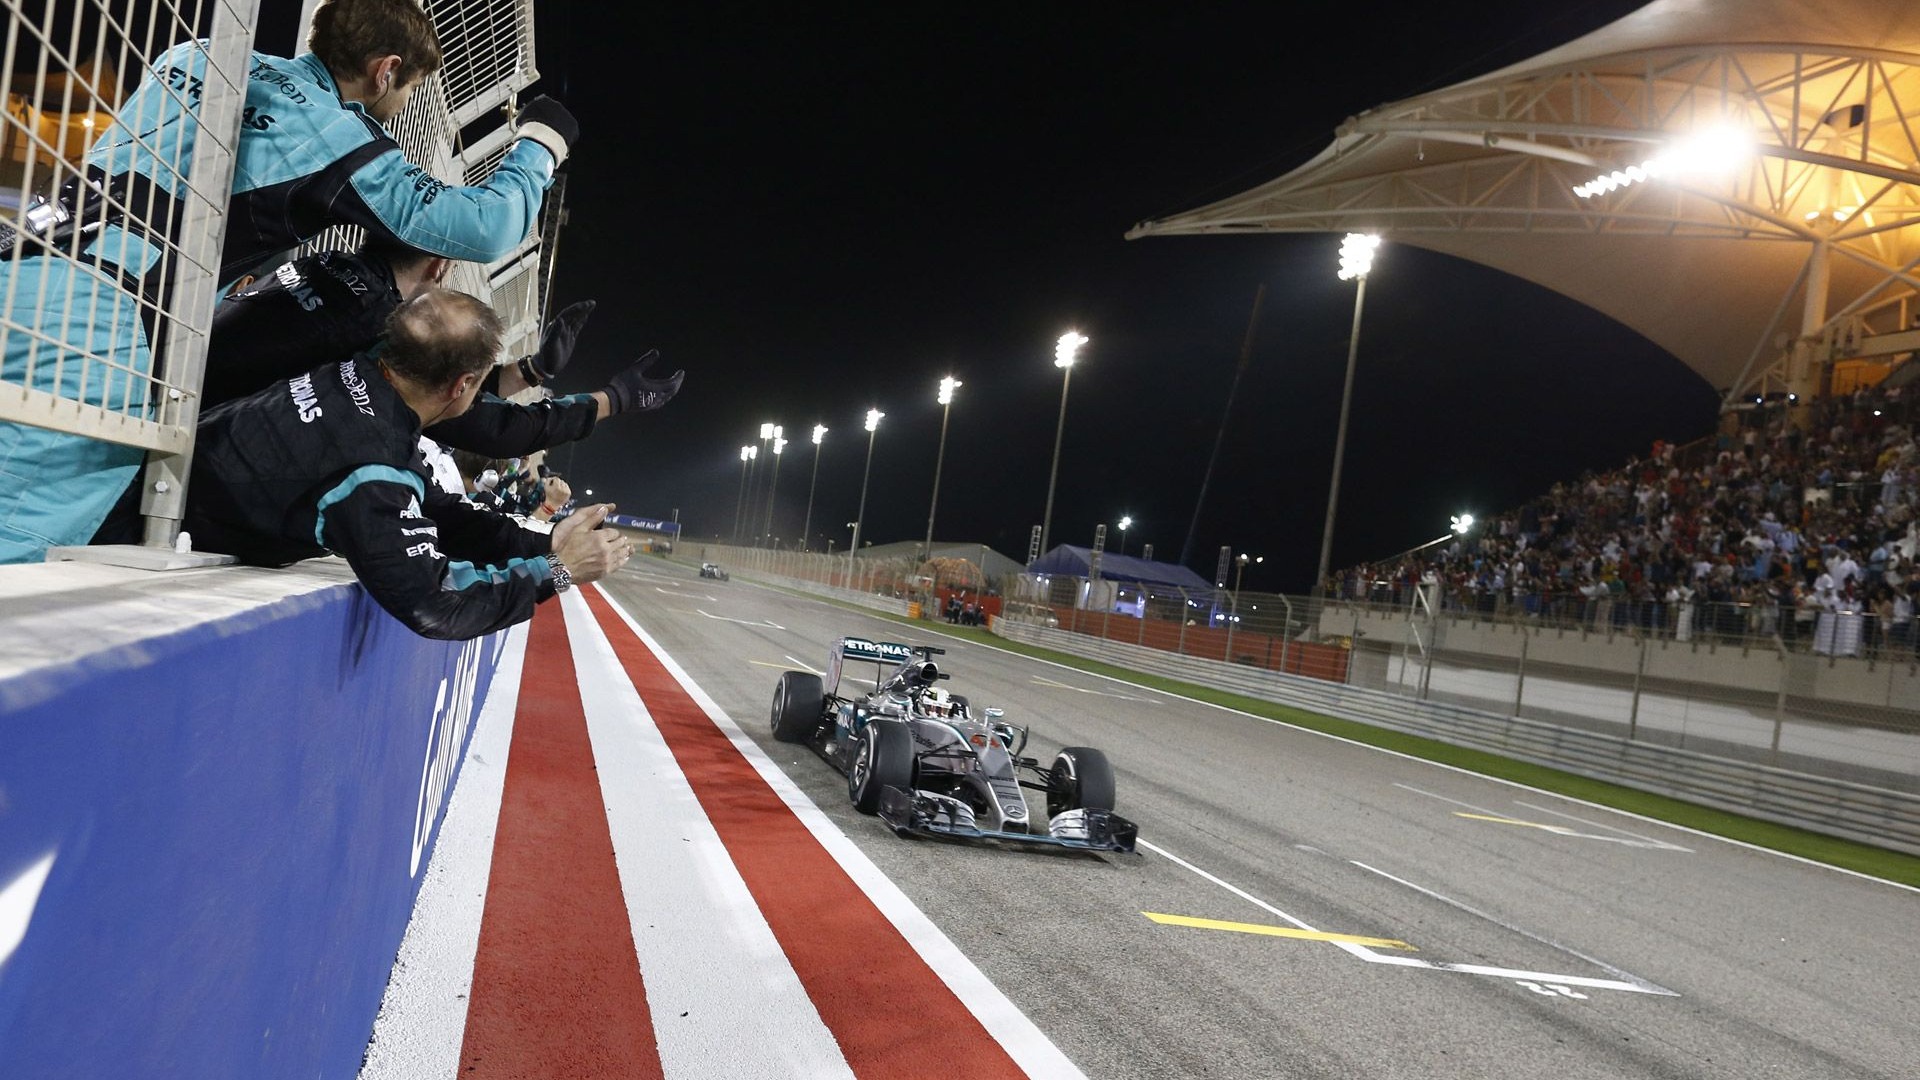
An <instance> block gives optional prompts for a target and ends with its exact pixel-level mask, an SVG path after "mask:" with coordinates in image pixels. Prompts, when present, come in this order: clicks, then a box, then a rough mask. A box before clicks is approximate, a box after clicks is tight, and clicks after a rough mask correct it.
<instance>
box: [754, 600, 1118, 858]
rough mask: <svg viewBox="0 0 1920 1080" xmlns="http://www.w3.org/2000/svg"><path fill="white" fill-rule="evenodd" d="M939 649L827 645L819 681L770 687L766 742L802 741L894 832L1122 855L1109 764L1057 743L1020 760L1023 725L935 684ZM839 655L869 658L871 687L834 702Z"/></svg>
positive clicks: (802, 676)
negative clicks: (1032, 813)
mask: <svg viewBox="0 0 1920 1080" xmlns="http://www.w3.org/2000/svg"><path fill="white" fill-rule="evenodd" d="M945 651H946V650H944V649H938V648H935V647H933V646H931V645H900V644H896V643H894V642H890V641H869V640H867V639H865V638H854V637H847V638H841V639H839V640H838V641H835V642H834V643H833V651H832V653H831V655H829V657H828V659H827V675H826V677H825V678H824V679H822V677H821V676H819V675H815V674H813V673H812V672H806V671H789V672H785V673H783V674H782V675H781V676H780V682H779V684H778V685H777V686H776V687H775V688H774V691H773V737H774V738H776V739H778V740H780V741H781V742H789V743H804V744H806V745H808V746H811V747H812V748H813V749H814V750H815V751H816V752H818V753H819V754H820V756H822V757H824V758H826V759H827V761H828V762H829V763H830V764H832V765H833V766H834V767H835V768H837V769H839V770H840V771H841V772H842V773H845V774H846V777H847V795H848V797H849V798H851V799H852V800H853V805H854V807H855V808H856V809H858V810H860V811H861V812H862V813H867V814H872V813H878V814H879V815H880V819H881V820H882V821H884V822H886V823H887V825H888V826H890V827H891V828H892V829H893V830H894V831H895V832H896V833H899V834H902V835H912V836H938V837H950V838H955V839H963V840H996V841H1005V842H1011V843H1015V844H1023V845H1038V846H1045V847H1057V848H1080V849H1087V850H1093V851H1120V852H1130V851H1132V850H1133V849H1134V837H1135V834H1136V833H1137V831H1138V830H1137V828H1136V827H1135V825H1134V824H1133V822H1131V821H1128V820H1127V819H1126V818H1123V817H1121V816H1120V815H1118V814H1116V813H1114V812H1113V766H1112V765H1111V764H1109V763H1108V761H1107V756H1106V755H1105V754H1103V753H1101V752H1100V751H1098V750H1095V749H1093V748H1092V747H1088V746H1069V747H1067V748H1066V749H1064V750H1062V751H1060V752H1059V753H1058V754H1056V755H1054V759H1053V763H1052V764H1051V765H1050V766H1047V765H1042V764H1041V763H1040V762H1039V761H1038V760H1036V759H1034V758H1029V757H1021V756H1020V754H1021V751H1023V750H1024V749H1026V745H1027V729H1026V728H1024V727H1016V726H1014V725H1012V724H1009V723H1007V722H1005V719H1004V716H1005V713H1004V710H1001V709H984V710H982V711H981V713H980V715H979V716H975V715H974V712H973V707H972V705H971V703H969V702H968V701H967V699H966V698H965V697H964V696H962V695H960V694H954V693H950V692H949V691H947V689H946V688H945V687H942V686H940V685H939V683H940V682H941V681H943V680H946V679H948V678H949V676H948V674H947V673H946V672H944V671H941V670H940V668H939V665H937V664H936V663H934V660H933V658H934V657H935V656H938V655H940V654H942V653H944V652H945ZM847 660H870V661H872V662H873V663H874V665H875V667H874V689H873V690H872V691H871V692H869V693H863V694H859V695H857V696H853V697H841V696H840V695H839V686H840V672H841V666H842V665H843V664H844V662H845V661H847ZM1023 788H1030V789H1032V790H1034V791H1044V792H1046V793H1047V817H1046V820H1045V821H1043V822H1041V823H1039V824H1038V826H1037V827H1036V825H1035V823H1034V822H1033V821H1032V820H1031V819H1030V817H1029V811H1028V807H1027V799H1026V794H1025V793H1024V792H1023V791H1022V789H1023Z"/></svg>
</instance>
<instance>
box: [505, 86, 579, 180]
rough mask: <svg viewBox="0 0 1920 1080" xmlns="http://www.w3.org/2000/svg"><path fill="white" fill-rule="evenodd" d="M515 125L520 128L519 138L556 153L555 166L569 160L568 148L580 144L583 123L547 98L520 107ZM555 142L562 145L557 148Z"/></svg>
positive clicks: (517, 132) (538, 98)
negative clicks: (531, 141) (530, 140)
mask: <svg viewBox="0 0 1920 1080" xmlns="http://www.w3.org/2000/svg"><path fill="white" fill-rule="evenodd" d="M514 123H515V125H516V127H517V128H518V130H517V131H516V134H517V135H519V136H520V137H521V138H523V139H532V140H533V141H534V142H537V143H539V144H540V145H541V146H544V147H546V148H547V149H548V150H551V151H553V160H554V163H555V164H558V163H560V162H562V161H565V160H567V148H568V147H570V146H572V145H574V144H575V143H577V142H579V141H580V121H578V120H575V119H574V118H573V114H572V113H570V112H568V111H567V107H566V106H565V105H562V104H560V103H559V102H558V101H555V100H554V99H552V98H550V97H548V96H547V95H545V94H541V95H540V96H539V97H537V98H534V99H533V100H532V101H529V102H527V103H526V104H525V105H522V106H520V111H519V112H518V113H517V114H515V116H514ZM555 142H558V143H559V145H558V146H555V145H554V143H555Z"/></svg>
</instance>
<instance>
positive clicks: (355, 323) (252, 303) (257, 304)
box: [89, 245, 686, 544]
mask: <svg viewBox="0 0 1920 1080" xmlns="http://www.w3.org/2000/svg"><path fill="white" fill-rule="evenodd" d="M451 266H452V261H451V260H449V259H445V258H442V257H440V256H437V255H432V254H429V253H427V252H424V251H419V250H416V249H413V248H383V247H380V246H379V245H370V246H368V247H364V248H362V249H361V250H360V251H358V252H340V251H327V252H317V253H315V254H311V255H307V256H304V257H302V258H298V259H293V260H290V261H288V262H284V263H281V264H280V265H279V266H277V267H275V268H274V269H273V270H272V271H270V272H268V273H266V274H263V275H261V276H260V278H259V279H258V280H257V281H255V282H254V283H252V284H249V285H246V286H244V287H241V288H239V289H238V290H237V291H234V292H233V293H232V294H231V295H229V296H228V297H226V298H225V299H223V300H221V301H220V303H219V305H218V306H217V307H215V308H214V315H213V329H212V333H211V334H210V335H209V337H208V341H207V367H206V376H205V378H204V379H203V380H202V382H201V397H202V408H203V409H210V408H213V407H215V406H217V405H221V404H223V403H225V402H228V401H231V400H233V399H235V398H237V397H241V396H244V395H246V394H251V393H254V392H257V391H259V390H260V389H262V388H264V387H266V386H269V385H272V384H275V383H280V382H284V381H286V380H287V379H291V378H293V377H295V376H298V375H302V374H305V373H306V372H308V371H312V370H313V369H314V368H316V367H318V366H319V365H321V364H323V363H327V362H329V361H338V360H344V359H347V358H349V357H352V356H354V355H356V354H357V353H360V352H362V351H364V350H368V349H373V348H376V347H377V346H378V345H379V343H380V335H381V334H382V332H383V331H384V329H385V325H386V320H387V317H388V316H389V315H391V314H392V313H393V311H394V309H396V308H398V307H399V306H400V304H401V303H402V302H403V301H405V300H408V299H410V298H412V297H414V296H418V295H419V294H420V293H421V292H423V291H425V290H426V289H429V288H433V287H435V286H437V285H439V283H440V282H441V281H442V280H444V279H445V277H446V273H447V271H448V270H449V269H450V268H451ZM594 306H595V305H594V302H593V301H591V300H583V301H580V302H579V303H576V304H571V305H569V306H567V307H566V308H564V309H563V310H562V311H561V312H560V314H559V315H558V316H557V317H555V318H554V319H553V321H552V322H550V323H548V324H547V328H546V330H545V332H544V333H543V334H542V335H541V340H540V346H539V349H538V350H537V351H536V352H534V353H533V354H531V355H529V356H525V357H522V358H520V359H519V360H517V361H515V362H513V363H510V364H503V365H499V366H497V367H495V368H494V369H493V370H492V371H491V372H489V373H488V376H487V381H486V383H485V384H483V386H482V393H481V395H480V396H479V398H477V399H476V400H475V401H474V404H473V408H471V409H469V410H467V411H466V412H465V413H463V414H462V415H460V416H459V417H456V418H452V419H448V420H444V421H442V422H440V423H438V424H435V425H433V426H432V427H430V428H428V429H427V430H426V432H425V433H424V439H425V441H424V442H423V450H424V451H425V452H426V454H427V457H428V461H429V462H430V463H438V464H440V466H441V472H442V474H443V475H450V474H451V469H450V467H449V466H448V465H447V464H446V463H445V462H444V461H443V460H442V459H441V457H440V452H441V451H442V450H443V449H444V450H466V451H471V452H473V453H476V454H482V455H485V456H488V457H496V458H511V457H525V456H528V455H531V454H533V453H535V452H536V451H539V450H544V449H546V448H547V447H550V446H556V445H559V444H561V443H566V442H572V441H574V440H577V439H584V438H586V437H587V436H588V435H590V434H592V433H593V430H594V426H595V425H596V424H597V423H598V422H599V421H601V420H604V419H606V418H608V417H610V416H618V415H621V414H623V413H642V412H651V411H653V410H655V409H658V408H660V407H662V406H664V405H665V404H666V403H667V402H669V401H671V400H673V396H674V395H675V394H677V393H678V392H679V390H680V385H681V383H682V381H683V380H684V379H685V377H686V376H685V372H680V371H676V372H674V373H673V374H671V375H667V376H663V377H657V378H656V377H654V376H653V375H651V374H650V369H651V367H652V365H653V364H654V363H655V361H657V360H658V359H659V355H660V354H659V352H658V351H657V350H649V351H648V352H647V354H646V355H645V356H642V357H641V358H640V359H639V360H636V361H635V362H634V363H633V364H631V365H629V366H628V367H627V368H625V369H623V370H621V371H619V372H617V373H615V375H614V376H613V378H612V380H611V381H609V382H608V383H607V385H606V386H605V387H602V388H601V389H599V390H596V391H593V392H592V393H586V394H568V395H566V396H564V397H549V398H547V399H546V400H544V401H539V402H534V403H531V404H523V403H520V402H514V401H508V400H506V398H507V397H508V396H511V395H513V394H517V393H519V392H521V391H522V390H524V389H526V388H527V387H529V386H541V385H545V384H546V383H548V382H549V381H551V380H552V379H553V378H554V377H556V376H557V375H559V374H560V372H561V371H562V370H563V369H564V368H565V367H566V366H567V363H568V361H569V360H570V359H571V358H572V356H573V350H574V345H575V343H576V342H577V341H578V340H579V336H580V332H581V330H582V329H583V328H584V327H585V326H586V322H587V317H588V316H589V315H591V314H592V313H593V309H594ZM442 486H443V487H446V486H450V485H449V484H447V483H446V482H445V481H444V480H443V482H442ZM141 491H142V484H141V478H140V476H139V475H138V474H137V473H136V475H135V476H134V478H133V480H132V481H131V482H129V483H128V484H127V486H126V487H125V488H124V489H123V490H122V492H121V494H120V498H119V501H118V502H117V503H116V504H115V505H114V507H113V508H112V510H111V511H110V512H109V513H108V514H107V516H106V518H105V520H104V521H103V522H102V523H101V525H100V527H99V528H98V529H97V530H95V532H94V534H93V537H92V539H91V540H90V541H89V542H90V543H94V544H137V543H139V542H140V541H141V539H142V534H143V532H144V528H145V526H144V524H143V522H142V519H141V517H140V498H141Z"/></svg>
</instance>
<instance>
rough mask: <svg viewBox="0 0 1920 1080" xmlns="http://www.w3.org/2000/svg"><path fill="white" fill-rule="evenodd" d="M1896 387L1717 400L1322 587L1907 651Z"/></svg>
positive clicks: (1489, 611) (1911, 585)
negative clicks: (1594, 467)
mask: <svg viewBox="0 0 1920 1080" xmlns="http://www.w3.org/2000/svg"><path fill="white" fill-rule="evenodd" d="M1916 405H1920V402H1916V401H1915V400H1914V399H1913V397H1912V396H1911V395H1907V394H1903V393H1902V390H1901V389H1900V388H1897V387H1896V388H1891V389H1887V388H1880V387H1863V388H1861V389H1859V390H1856V391H1854V392H1852V393H1848V394H1840V395H1834V396H1829V397H1826V398H1823V399H1820V400H1817V401H1813V402H1810V403H1804V404H1802V403H1796V402H1790V401H1786V400H1773V401H1767V402H1764V403H1754V404H1753V405H1752V407H1751V408H1749V409H1747V410H1745V411H1741V412H1736V413H1732V414H1729V420H1737V423H1735V422H1729V423H1727V424H1725V425H1723V427H1722V429H1721V430H1720V431H1719V432H1718V433H1717V434H1715V435H1712V436H1709V437H1706V438H1703V439H1700V440H1697V441H1695V442H1691V443H1688V444H1686V445H1683V446H1675V445H1671V444H1666V443H1655V444H1654V446H1653V447H1652V449H1651V450H1650V452H1649V453H1648V454H1647V455H1645V456H1644V457H1636V458H1633V459H1631V460H1629V461H1627V462H1626V463H1625V464H1624V465H1622V466H1621V467H1619V468H1617V469H1609V470H1603V471H1597V472H1590V473H1587V474H1585V475H1583V476H1581V477H1580V478H1579V479H1578V480H1576V481H1573V482H1570V483H1567V482H1563V483H1557V484H1555V485H1554V486H1553V487H1552V488H1551V489H1550V490H1549V491H1548V492H1547V493H1546V494H1545V495H1544V496H1542V497H1540V498H1537V499H1534V500H1532V501H1531V502H1528V503H1526V504H1525V505H1523V506H1521V507H1520V508H1518V509H1516V510H1512V511H1510V512H1507V513H1503V514H1500V515H1497V516H1495V517H1493V518H1491V519H1489V520H1486V521H1484V522H1482V523H1480V524H1478V525H1476V526H1475V527H1474V529H1473V530H1472V531H1471V532H1470V533H1469V534H1467V535H1466V536H1462V537H1456V538H1452V539H1450V540H1449V541H1448V542H1447V543H1445V544H1444V545H1442V544H1438V543H1436V544H1435V545H1433V546H1430V547H1427V548H1424V549H1415V550H1414V551H1412V552H1409V553H1407V554H1405V555H1403V556H1399V557H1396V558H1394V559H1391V560H1387V561H1383V562H1380V563H1373V564H1367V565H1362V566H1357V567H1353V568H1350V569H1347V570H1343V571H1341V572H1339V573H1337V574H1334V575H1332V576H1331V577H1330V579H1329V580H1328V581H1327V582H1326V583H1325V586H1326V589H1327V594H1328V595H1329V596H1338V597H1342V598H1347V599H1353V600H1364V601H1372V602H1378V603H1393V604H1407V603H1411V602H1412V601H1413V598H1414V590H1415V589H1417V588H1420V587H1422V586H1429V587H1432V589H1433V592H1432V593H1430V594H1429V595H1430V598H1434V599H1437V602H1438V606H1439V607H1440V608H1442V609H1443V610H1450V611H1455V612H1462V613H1471V614H1473V615H1486V616H1490V617H1511V618H1519V619H1528V620H1537V621H1541V622H1548V623H1557V624H1560V625H1567V626H1579V627H1583V628H1586V629H1589V630H1602V631H1613V630H1625V629H1629V628H1632V629H1636V630H1639V631H1645V632H1654V633H1659V634H1663V635H1666V636H1670V637H1672V638H1675V639H1678V640H1698V639H1703V638H1704V639H1708V640H1715V641H1750V640H1753V639H1756V638H1757V639H1762V640H1777V641H1778V642H1779V643H1780V644H1781V645H1783V646H1784V647H1786V648H1789V649H1795V650H1800V651H1814V652H1820V653H1827V654H1838V655H1854V654H1859V653H1861V652H1868V653H1872V654H1875V655H1887V654H1896V653H1897V654H1903V655H1908V656H1911V655H1912V654H1913V651H1914V646H1915V634H1914V623H1913V615H1914V598H1915V594H1916V591H1920V580H1916V575H1915V571H1914V557H1915V553H1916V552H1915V543H1916V539H1917V538H1920V522H1917V521H1916V515H1917V513H1920V442H1916V439H1915V429H1914V420H1915V407H1916Z"/></svg>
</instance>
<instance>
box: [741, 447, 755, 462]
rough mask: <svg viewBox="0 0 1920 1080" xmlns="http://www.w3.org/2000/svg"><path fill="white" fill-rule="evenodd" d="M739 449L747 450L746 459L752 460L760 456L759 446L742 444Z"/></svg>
mask: <svg viewBox="0 0 1920 1080" xmlns="http://www.w3.org/2000/svg"><path fill="white" fill-rule="evenodd" d="M741 449H742V450H745V451H746V452H747V459H748V460H752V459H754V458H757V457H759V456H760V448H759V447H757V446H743V447H741Z"/></svg>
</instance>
